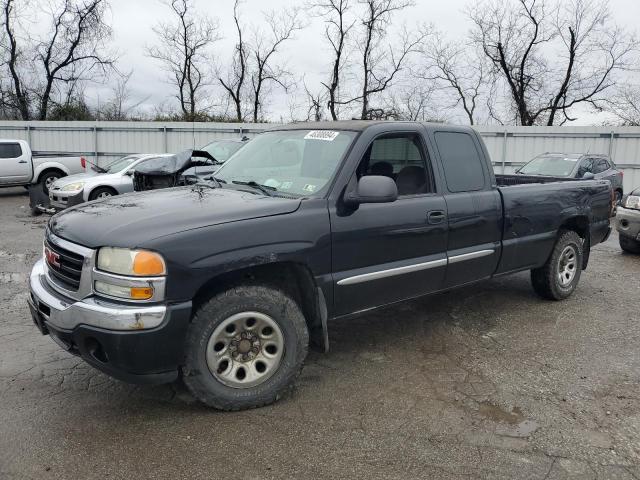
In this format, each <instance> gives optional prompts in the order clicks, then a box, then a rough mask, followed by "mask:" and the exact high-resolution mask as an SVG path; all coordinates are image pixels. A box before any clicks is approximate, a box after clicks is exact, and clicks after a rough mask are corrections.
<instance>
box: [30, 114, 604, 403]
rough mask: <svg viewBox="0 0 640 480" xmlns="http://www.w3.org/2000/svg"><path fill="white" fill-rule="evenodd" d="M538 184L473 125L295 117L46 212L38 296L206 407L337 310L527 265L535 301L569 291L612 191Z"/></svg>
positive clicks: (279, 382) (298, 357)
mask: <svg viewBox="0 0 640 480" xmlns="http://www.w3.org/2000/svg"><path fill="white" fill-rule="evenodd" d="M545 181H548V179H547V180H544V179H540V178H538V177H526V176H522V175H514V176H511V177H500V176H498V177H496V176H495V175H494V173H493V171H492V168H491V162H490V160H489V156H488V153H487V150H486V148H485V146H484V144H483V142H482V140H481V138H480V137H479V136H478V134H476V133H475V132H474V131H473V130H472V129H470V128H464V127H453V126H446V125H437V124H422V123H415V122H369V121H346V122H330V123H300V124H294V125H289V126H284V127H280V128H277V129H275V130H272V131H269V132H266V133H262V134H260V135H259V136H257V137H256V138H255V139H254V140H252V141H251V142H250V143H249V144H248V145H246V146H245V147H244V148H243V149H242V150H240V151H239V152H238V153H236V155H234V156H233V157H232V158H231V159H230V160H229V161H228V162H226V163H225V165H224V166H223V167H222V168H220V170H218V171H217V172H216V173H215V177H211V178H210V179H209V181H208V182H206V183H201V184H197V185H194V186H188V187H177V188H168V189H162V190H156V191H150V192H140V193H132V194H127V195H122V196H119V197H113V198H110V199H106V200H98V201H94V202H90V203H87V204H83V205H79V206H76V207H73V208H71V209H68V210H66V211H64V212H62V213H59V214H57V215H55V216H54V217H52V218H51V220H50V222H49V225H48V227H47V230H46V233H45V239H44V258H43V259H41V260H40V261H38V262H37V263H36V265H35V266H34V268H33V271H32V272H31V276H30V290H31V295H30V299H29V305H30V309H31V312H32V316H33V319H34V322H35V324H36V325H37V326H38V328H39V329H40V331H41V332H42V333H43V334H45V335H46V334H50V335H51V337H52V338H53V339H54V340H55V341H56V342H57V343H58V344H59V345H61V346H62V347H63V348H64V349H66V350H68V351H69V352H71V353H73V354H77V355H80V356H81V357H82V358H83V359H84V360H85V361H87V362H88V363H89V364H91V365H92V366H94V367H95V368H97V369H99V370H101V371H103V372H106V373H107V374H109V375H111V376H113V377H116V378H119V379H122V380H125V381H129V382H138V383H163V382H172V381H174V380H176V379H178V378H179V377H181V378H182V379H183V381H184V382H185V383H186V385H187V387H188V388H189V390H190V391H191V392H192V393H193V395H194V396H195V397H197V398H198V399H199V400H200V401H202V402H204V403H205V404H206V405H209V406H211V407H215V408H218V409H223V410H237V409H244V408H251V407H258V406H261V405H265V404H268V403H270V402H273V401H275V400H276V399H278V398H279V397H280V396H281V395H283V394H284V393H285V392H286V390H287V389H288V388H289V387H290V386H291V385H292V383H293V382H294V380H295V378H296V376H297V375H298V373H299V371H300V369H301V368H302V365H303V362H304V360H305V357H306V355H307V350H308V348H309V347H310V346H313V347H317V348H318V349H320V350H324V351H326V350H327V349H328V347H329V340H328V333H327V323H328V321H329V320H331V319H335V318H339V317H347V316H351V315H354V314H357V313H361V312H365V311H368V310H371V309H374V308H378V307H382V306H385V305H389V304H393V303H395V302H400V301H404V300H407V299H411V298H415V297H418V296H422V295H426V294H430V293H433V292H439V291H443V290H447V289H452V288H455V287H459V286H462V285H468V284H471V283H474V282H478V281H481V280H484V279H488V278H491V277H495V276H499V275H506V274H510V273H514V272H520V271H524V270H530V271H531V281H532V284H533V289H534V290H535V292H537V293H538V294H539V295H540V296H541V297H543V298H545V299H550V300H562V299H566V298H567V297H569V296H570V295H571V294H572V292H573V291H574V290H575V289H576V287H577V285H578V281H579V280H580V274H581V272H582V270H584V269H585V268H586V267H587V262H588V259H589V252H590V249H591V247H592V246H593V245H595V244H597V243H599V242H602V241H604V240H605V239H606V238H607V236H608V235H609V233H610V231H611V228H610V220H609V219H610V215H611V212H612V211H613V207H614V205H613V198H614V197H613V191H612V188H611V185H610V183H609V182H607V181H602V180H572V181H552V182H549V183H540V182H545ZM518 182H520V183H518ZM523 182H524V183H523ZM503 183H508V184H510V185H509V186H502V184H503Z"/></svg>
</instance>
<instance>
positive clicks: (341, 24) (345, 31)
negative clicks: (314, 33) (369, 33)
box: [311, 0, 356, 120]
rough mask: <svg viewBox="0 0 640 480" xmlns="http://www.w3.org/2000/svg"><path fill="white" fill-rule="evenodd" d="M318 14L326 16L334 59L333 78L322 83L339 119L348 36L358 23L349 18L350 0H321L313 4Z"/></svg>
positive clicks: (334, 114)
mask: <svg viewBox="0 0 640 480" xmlns="http://www.w3.org/2000/svg"><path fill="white" fill-rule="evenodd" d="M311 6H312V8H315V9H316V11H317V13H318V15H319V16H321V17H323V18H324V22H325V29H324V35H325V37H326V39H327V41H328V42H329V44H330V45H331V50H332V53H333V60H332V66H331V79H330V80H329V82H328V83H324V82H323V83H322V85H324V87H325V88H326V89H327V93H328V100H327V108H328V109H329V113H330V114H331V118H332V119H333V120H337V119H338V108H339V106H340V103H341V102H340V98H339V92H340V82H341V79H342V69H343V64H344V61H345V58H346V48H347V38H348V36H349V33H350V31H351V29H352V28H353V27H354V25H355V24H356V21H355V20H350V19H348V18H347V17H348V13H349V11H350V10H351V4H350V2H349V0H319V1H318V2H317V3H314V4H312V5H311Z"/></svg>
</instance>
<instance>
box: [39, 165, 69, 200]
mask: <svg viewBox="0 0 640 480" xmlns="http://www.w3.org/2000/svg"><path fill="white" fill-rule="evenodd" d="M62 177H64V174H63V173H62V172H59V171H57V170H49V171H48V172H44V173H43V174H42V175H41V176H40V179H39V182H40V183H41V184H42V190H43V191H44V193H46V194H47V195H49V189H50V188H51V186H53V182H55V181H56V180H58V179H59V178H62Z"/></svg>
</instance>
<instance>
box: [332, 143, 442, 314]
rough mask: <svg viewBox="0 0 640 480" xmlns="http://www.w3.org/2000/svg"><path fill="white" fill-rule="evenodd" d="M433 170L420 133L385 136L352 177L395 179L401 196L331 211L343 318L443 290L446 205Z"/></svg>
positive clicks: (337, 307)
mask: <svg viewBox="0 0 640 480" xmlns="http://www.w3.org/2000/svg"><path fill="white" fill-rule="evenodd" d="M430 167H431V164H430V163H429V162H428V158H427V150H426V148H425V145H424V143H423V138H422V136H421V135H420V134H419V133H418V132H402V133H389V134H384V135H381V136H378V137H376V138H375V139H374V140H373V141H372V142H371V144H370V145H369V147H368V149H367V151H366V153H365V155H364V156H363V158H362V159H361V161H360V163H359V166H358V168H357V171H356V172H355V173H354V175H355V176H356V177H357V178H356V179H353V180H354V181H355V180H357V179H359V178H360V177H362V176H364V175H385V176H388V177H390V178H392V179H393V180H394V181H395V182H396V185H397V187H398V199H397V200H396V201H395V202H392V203H379V204H360V205H359V206H358V207H357V208H354V209H349V210H341V209H340V208H337V207H336V208H333V209H332V210H331V211H330V217H331V231H332V233H331V235H332V263H333V272H334V282H335V284H334V307H335V313H336V314H337V315H343V314H347V313H351V312H356V311H360V310H364V309H368V308H373V307H376V306H381V305H385V304H389V303H393V302H396V301H399V300H404V299H407V298H412V297H416V296H419V295H422V294H425V293H429V292H432V291H436V290H439V289H440V288H442V285H443V282H444V276H445V273H446V267H447V254H446V250H447V219H446V204H445V201H444V197H443V196H442V194H441V193H440V192H437V191H436V190H435V187H434V185H435V182H434V180H433V172H432V171H431V168H430Z"/></svg>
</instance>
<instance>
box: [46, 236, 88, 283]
mask: <svg viewBox="0 0 640 480" xmlns="http://www.w3.org/2000/svg"><path fill="white" fill-rule="evenodd" d="M44 246H45V259H46V262H47V267H48V269H49V274H50V276H51V277H52V280H54V281H55V282H57V283H58V284H59V285H60V286H61V287H62V288H64V289H67V290H70V291H74V292H75V291H77V290H78V288H79V287H80V280H81V279H82V266H83V264H84V257H83V256H82V255H79V254H77V253H74V252H71V251H69V250H66V249H64V248H62V247H60V246H58V245H56V244H55V243H53V242H51V241H49V239H48V238H47V239H45V242H44ZM47 250H48V251H47Z"/></svg>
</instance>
